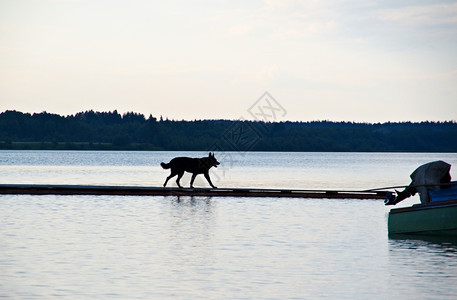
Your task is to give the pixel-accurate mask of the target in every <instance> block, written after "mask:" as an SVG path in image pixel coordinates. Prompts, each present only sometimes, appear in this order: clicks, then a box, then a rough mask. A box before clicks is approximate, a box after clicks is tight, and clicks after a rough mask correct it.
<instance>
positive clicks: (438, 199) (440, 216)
mask: <svg viewBox="0 0 457 300" xmlns="http://www.w3.org/2000/svg"><path fill="white" fill-rule="evenodd" d="M429 194H430V199H431V202H430V203H427V204H416V205H413V206H411V207H403V208H394V209H391V210H390V212H389V219H388V231H389V235H395V234H420V235H450V236H457V186H451V187H450V188H447V189H440V190H433V191H429Z"/></svg>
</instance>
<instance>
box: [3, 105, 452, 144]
mask: <svg viewBox="0 0 457 300" xmlns="http://www.w3.org/2000/svg"><path fill="white" fill-rule="evenodd" d="M0 149H56V150H195V151H202V150H212V151H329V152H331V151H354V152H355V151H373V152H387V151H389V152H391V151H393V152H397V151H401V152H457V123H456V122H455V121H444V122H429V121H424V122H419V123H413V122H387V123H375V124H371V123H354V122H332V121H310V122H292V121H285V122H272V123H265V122H259V121H241V120H194V121H185V120H181V121H179V120H169V119H165V120H164V119H163V118H162V117H161V116H159V118H156V117H153V116H152V115H149V116H148V117H145V116H144V115H143V114H140V113H135V112H127V113H124V114H122V115H121V114H119V113H118V112H117V110H114V111H112V112H110V111H108V112H94V111H93V110H89V111H85V112H79V113H76V114H74V115H68V116H60V115H57V114H52V113H47V112H41V113H34V114H30V113H22V112H19V111H12V110H7V111H5V112H3V113H0Z"/></svg>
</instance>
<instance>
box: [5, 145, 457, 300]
mask: <svg viewBox="0 0 457 300" xmlns="http://www.w3.org/2000/svg"><path fill="white" fill-rule="evenodd" d="M204 155H207V154H206V153H202V152H188V153H186V152H179V153H178V152H71V151H68V152H67V151H0V183H34V184H89V185H138V186H160V185H162V184H163V181H164V180H165V178H166V176H167V175H168V174H169V171H168V170H163V169H162V168H161V167H160V166H159V164H160V162H162V161H164V162H168V161H169V160H170V159H171V158H173V157H175V156H193V157H199V156H204ZM216 157H217V158H218V160H219V161H220V162H221V166H220V167H219V168H217V169H216V170H215V171H213V172H212V173H211V177H212V179H213V183H214V184H215V185H216V186H219V187H263V188H269V187H277V188H278V187H280V188H299V189H342V190H363V189H369V188H377V187H386V186H395V185H407V184H409V182H410V180H409V174H410V173H411V172H412V171H413V170H414V169H415V168H416V167H418V166H419V165H421V164H423V163H426V162H429V161H433V160H437V159H441V160H444V161H447V162H449V163H451V164H452V165H453V166H456V165H457V154H455V153H454V154H442V153H425V154H424V153H419V154H418V153H414V154H408V153H237V152H232V153H223V152H222V153H216ZM451 175H452V176H453V178H454V180H455V179H457V173H456V171H455V170H454V169H451ZM199 177H200V176H199ZM189 180H190V176H189V175H185V176H184V177H183V179H182V181H181V183H182V184H183V185H184V186H188V185H189ZM170 183H173V184H175V183H174V182H170ZM195 185H196V186H208V185H207V183H206V181H205V180H204V178H198V179H197V180H196V182H195ZM418 202H419V199H418V197H417V196H416V197H413V198H411V199H410V200H407V201H404V202H402V203H401V205H402V206H408V205H411V204H414V203H418ZM389 209H390V207H385V206H384V205H383V202H382V200H356V199H343V200H334V199H333V200H331V199H295V198H281V199H278V198H230V197H221V198H219V197H213V198H207V197H180V198H178V197H144V196H143V197H130V196H129V197H126V196H125V197H119V196H28V195H0V270H1V272H0V298H7V299H10V298H11V299H52V298H64V299H65V298H67V299H112V298H119V299H167V298H168V299H305V298H306V299H307V298H330V299H369V298H370V299H371V298H375V299H456V297H457V284H456V283H457V241H456V240H452V239H430V238H426V237H417V238H413V239H391V238H389V237H388V235H387V213H388V211H389Z"/></svg>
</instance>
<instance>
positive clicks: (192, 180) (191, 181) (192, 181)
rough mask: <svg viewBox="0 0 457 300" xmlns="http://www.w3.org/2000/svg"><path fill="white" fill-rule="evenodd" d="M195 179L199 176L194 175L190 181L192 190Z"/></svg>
mask: <svg viewBox="0 0 457 300" xmlns="http://www.w3.org/2000/svg"><path fill="white" fill-rule="evenodd" d="M195 177H197V174H196V173H194V174H192V178H191V179H190V187H191V188H194V180H195Z"/></svg>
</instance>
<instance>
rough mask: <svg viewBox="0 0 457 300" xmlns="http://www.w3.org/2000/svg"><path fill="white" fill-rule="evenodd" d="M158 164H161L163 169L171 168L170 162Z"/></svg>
mask: <svg viewBox="0 0 457 300" xmlns="http://www.w3.org/2000/svg"><path fill="white" fill-rule="evenodd" d="M160 165H161V166H162V168H164V169H170V168H171V166H170V164H166V163H160Z"/></svg>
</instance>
